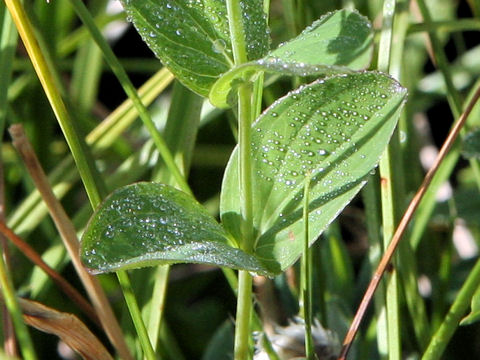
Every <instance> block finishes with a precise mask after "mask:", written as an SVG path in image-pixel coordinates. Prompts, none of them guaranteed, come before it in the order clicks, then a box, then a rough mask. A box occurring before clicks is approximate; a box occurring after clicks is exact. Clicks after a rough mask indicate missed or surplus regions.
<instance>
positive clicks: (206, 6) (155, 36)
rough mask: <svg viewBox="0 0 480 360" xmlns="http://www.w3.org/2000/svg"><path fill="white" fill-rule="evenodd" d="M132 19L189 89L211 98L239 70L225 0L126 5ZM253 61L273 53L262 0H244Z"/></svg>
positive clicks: (128, 1)
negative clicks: (231, 72)
mask: <svg viewBox="0 0 480 360" xmlns="http://www.w3.org/2000/svg"><path fill="white" fill-rule="evenodd" d="M122 3H123V6H124V8H125V10H126V11H127V14H128V18H129V19H130V20H131V21H133V24H134V25H135V27H136V29H137V31H138V32H139V33H140V35H141V36H142V38H143V39H144V40H145V42H146V43H147V44H148V46H149V47H150V49H152V51H153V52H154V53H155V55H156V56H157V57H158V58H159V59H160V60H161V61H162V62H163V64H164V65H165V66H166V67H167V68H168V69H169V70H170V71H171V72H172V73H173V74H175V76H176V77H177V78H178V79H179V80H180V81H181V82H182V83H183V84H184V85H186V86H187V87H188V88H190V89H191V90H193V91H195V92H196V93H198V94H200V95H203V96H208V93H209V91H210V88H211V86H212V85H213V83H214V82H215V81H216V80H217V79H218V78H219V77H220V75H221V74H223V73H224V72H226V71H228V70H229V69H230V68H231V67H232V66H233V55H232V46H231V42H230V30H229V27H228V20H227V9H226V4H225V0H195V1H193V0H176V1H172V0H122ZM241 3H242V8H243V10H244V11H243V15H244V16H243V22H244V24H243V25H244V28H245V29H246V34H245V36H246V42H247V44H248V48H247V54H248V59H249V60H255V59H258V58H261V57H262V56H264V55H265V54H266V53H267V51H268V39H269V37H268V32H267V22H266V16H265V14H264V13H263V6H262V4H263V3H262V1H261V0H244V1H242V2H241Z"/></svg>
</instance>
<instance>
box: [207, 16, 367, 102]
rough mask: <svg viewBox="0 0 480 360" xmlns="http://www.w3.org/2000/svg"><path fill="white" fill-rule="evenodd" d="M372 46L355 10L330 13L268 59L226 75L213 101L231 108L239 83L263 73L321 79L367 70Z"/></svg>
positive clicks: (363, 20)
mask: <svg viewBox="0 0 480 360" xmlns="http://www.w3.org/2000/svg"><path fill="white" fill-rule="evenodd" d="M372 45H373V31H372V26H371V24H370V22H369V21H368V19H367V18H365V17H364V16H362V15H360V14H359V13H358V12H356V11H351V10H339V11H335V12H331V13H328V14H326V15H324V16H322V17H321V18H320V19H319V20H317V21H315V22H314V23H313V24H312V25H310V26H309V27H307V28H306V29H305V30H304V31H303V32H302V33H301V34H300V35H298V36H297V37H296V38H295V39H293V40H290V41H288V42H286V43H284V44H282V45H280V46H279V47H278V48H277V49H276V50H273V51H271V52H270V53H269V54H268V55H267V56H265V57H264V58H262V59H259V60H256V61H252V62H249V63H246V64H242V65H240V66H237V67H235V68H233V69H232V70H230V71H229V72H227V73H225V74H224V75H223V76H222V77H221V78H220V79H219V80H218V81H217V82H216V83H215V84H214V85H213V87H212V89H211V92H210V95H209V97H210V102H211V103H212V104H213V105H215V106H217V107H223V108H225V107H228V106H229V105H228V102H227V99H228V94H229V92H230V91H231V90H232V86H233V84H235V81H237V82H239V81H240V82H241V81H248V80H252V79H253V78H254V77H255V75H257V74H258V73H259V72H261V71H266V72H269V73H277V74H282V75H292V76H313V75H315V76H319V75H327V74H333V73H340V72H343V73H345V72H351V70H361V69H365V68H367V67H368V65H369V64H370V61H371V59H372V53H373V46H372Z"/></svg>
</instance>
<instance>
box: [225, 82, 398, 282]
mask: <svg viewBox="0 0 480 360" xmlns="http://www.w3.org/2000/svg"><path fill="white" fill-rule="evenodd" d="M405 98H406V90H405V89H404V88H402V87H401V86H400V84H399V83H398V82H396V81H395V80H394V79H392V78H390V77H389V76H387V75H383V74H380V73H372V72H363V73H352V74H342V75H337V76H333V77H330V78H327V79H324V80H318V81H315V82H313V83H312V84H310V85H306V86H303V87H301V88H299V89H298V90H295V91H293V92H291V93H289V94H288V95H287V96H285V97H284V98H282V99H280V100H278V101H277V102H275V103H274V104H273V105H272V106H271V107H269V108H268V109H267V110H266V111H265V112H264V113H263V114H262V115H261V116H260V118H259V119H258V120H257V121H256V122H255V123H254V125H253V129H252V165H253V174H252V175H253V176H252V180H253V214H254V227H255V237H256V246H255V250H254V251H255V255H256V256H257V258H258V259H259V260H260V261H262V262H263V263H264V264H265V266H266V267H267V268H268V269H269V270H270V271H271V272H274V273H278V272H280V271H282V270H285V269H286V268H287V267H288V266H290V265H292V264H293V263H294V262H295V261H296V260H297V259H298V257H299V256H300V255H301V253H302V239H303V235H302V233H303V224H302V221H301V219H302V198H303V188H304V182H305V174H306V173H310V174H311V176H312V178H311V185H310V209H309V216H310V217H309V222H310V235H311V236H310V243H313V242H314V241H315V240H316V239H317V238H318V236H319V235H320V234H321V232H322V231H323V230H324V229H325V228H326V227H327V226H328V224H329V223H330V222H331V221H332V220H333V219H334V218H335V217H336V216H337V215H338V213H339V212H340V211H341V210H342V209H343V208H344V207H345V206H346V205H347V204H348V202H350V200H351V199H352V198H353V197H354V196H355V194H357V192H358V191H359V190H360V189H361V187H362V186H363V185H364V183H365V181H366V179H367V177H368V176H369V174H370V171H371V170H372V169H373V168H374V167H375V166H376V164H377V162H378V160H379V158H380V155H381V154H382V152H383V150H384V149H385V147H386V146H387V144H388V141H389V139H390V136H391V134H392V132H393V129H394V127H395V125H396V123H397V120H398V116H399V114H400V111H401V109H402V107H403V103H404V101H405ZM238 179H239V176H238V149H236V150H235V151H234V152H233V154H232V156H231V158H230V161H229V163H228V166H227V169H226V172H225V176H224V180H223V185H222V193H221V205H220V206H221V218H222V222H223V225H224V226H225V227H226V229H227V230H228V231H229V232H230V233H231V234H232V236H234V237H235V238H239V237H240V228H239V223H240V221H239V220H240V214H241V210H240V206H239V202H238V199H239V197H240V194H239V190H238V189H239V182H238V181H239V180H238Z"/></svg>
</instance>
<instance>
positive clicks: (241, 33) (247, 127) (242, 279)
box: [227, 0, 255, 360]
mask: <svg viewBox="0 0 480 360" xmlns="http://www.w3.org/2000/svg"><path fill="white" fill-rule="evenodd" d="M227 13H228V21H229V28H230V36H231V41H232V50H233V59H234V61H235V65H240V64H242V63H245V62H247V61H248V58H247V51H246V50H247V48H246V43H245V29H244V27H243V20H242V9H241V6H240V2H239V1H236V0H227ZM254 110H255V109H254V108H253V107H252V89H251V85H250V84H245V85H242V86H240V87H239V89H238V129H239V136H238V139H239V142H238V146H239V153H240V161H239V167H240V168H239V173H240V184H241V185H240V194H241V195H240V197H241V198H240V204H241V209H242V239H241V243H240V247H241V248H242V249H243V250H244V251H246V252H248V253H251V252H252V251H253V215H252V213H253V210H252V209H253V206H252V166H251V155H250V154H251V141H250V138H251V124H252V120H253V119H252V118H253V111H254ZM238 280H239V281H238V296H237V314H236V325H235V345H234V347H235V348H234V359H235V360H247V359H248V358H249V355H250V346H249V339H250V322H251V317H252V276H251V275H250V274H249V273H248V272H247V271H239V279H238Z"/></svg>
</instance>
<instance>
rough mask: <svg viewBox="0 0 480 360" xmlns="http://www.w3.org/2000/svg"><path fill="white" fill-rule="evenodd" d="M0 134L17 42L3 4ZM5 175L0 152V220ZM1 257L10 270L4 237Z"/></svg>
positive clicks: (8, 322) (7, 330) (7, 324)
mask: <svg viewBox="0 0 480 360" xmlns="http://www.w3.org/2000/svg"><path fill="white" fill-rule="evenodd" d="M0 19H1V20H0V27H1V35H0V69H2V71H1V72H0V134H3V132H4V130H5V122H6V118H7V104H8V88H9V86H10V82H11V75H12V63H13V60H14V57H15V49H16V47H17V42H18V34H17V31H16V29H15V24H14V23H13V20H12V17H11V16H10V13H9V12H8V10H7V8H6V7H5V4H4V3H1V4H0ZM5 205H6V204H5V173H4V168H3V150H0V219H1V220H2V221H4V220H5V211H6V210H5ZM0 244H1V251H2V256H3V258H4V260H5V265H6V267H7V269H9V268H10V261H9V260H10V257H9V251H8V244H7V241H6V239H5V237H3V236H1V237H0ZM1 312H2V318H3V334H4V341H3V344H4V349H5V354H6V355H8V356H12V357H15V356H17V355H18V349H17V345H16V339H15V331H14V330H15V329H14V328H13V322H12V318H11V316H10V315H9V314H8V309H7V308H6V306H5V305H3V306H2V307H1Z"/></svg>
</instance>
